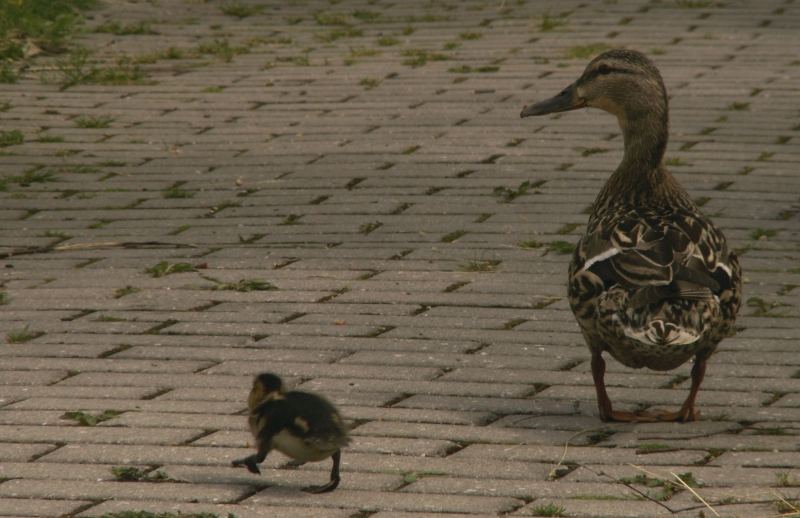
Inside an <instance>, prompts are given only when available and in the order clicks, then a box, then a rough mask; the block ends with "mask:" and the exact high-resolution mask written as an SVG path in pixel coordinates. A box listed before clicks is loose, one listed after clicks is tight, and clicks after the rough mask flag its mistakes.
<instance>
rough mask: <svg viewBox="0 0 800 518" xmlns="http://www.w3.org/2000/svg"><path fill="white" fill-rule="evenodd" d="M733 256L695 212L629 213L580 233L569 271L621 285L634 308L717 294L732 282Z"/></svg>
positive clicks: (706, 221) (707, 223) (698, 298)
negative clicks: (658, 214) (585, 232)
mask: <svg viewBox="0 0 800 518" xmlns="http://www.w3.org/2000/svg"><path fill="white" fill-rule="evenodd" d="M732 261H735V257H733V256H732V254H731V253H730V252H729V251H728V248H727V245H726V244H725V239H724V237H723V236H722V234H721V233H720V232H719V231H718V230H717V229H716V228H714V227H713V225H711V223H710V222H708V220H705V219H704V218H702V216H700V215H699V214H689V213H675V214H671V215H669V216H668V217H664V216H662V217H653V215H644V216H643V215H642V214H637V213H628V214H625V215H624V216H623V217H620V218H617V219H616V220H613V221H607V222H605V224H604V222H602V221H601V222H600V223H599V224H598V225H596V226H595V228H594V229H593V230H592V231H591V232H589V233H588V234H587V235H586V236H584V238H583V239H582V240H581V243H580V245H579V247H578V249H577V250H576V256H575V259H574V263H575V264H574V269H573V271H575V272H576V273H580V272H583V271H591V272H592V273H594V274H595V275H597V276H598V277H600V279H602V281H603V284H604V285H605V287H606V289H608V288H611V287H612V286H615V285H618V286H622V287H625V288H626V289H628V290H630V291H631V301H630V302H631V304H632V305H633V306H634V307H638V306H642V305H646V304H650V303H653V302H658V301H659V300H664V299H666V298H683V299H689V300H701V299H709V298H711V297H712V296H713V295H719V294H720V293H721V292H722V291H724V290H725V289H726V288H729V287H730V286H731V285H732V284H733V283H734V279H733V277H734V276H733V272H732V270H733V267H732V266H731V264H730V263H731V262H732Z"/></svg>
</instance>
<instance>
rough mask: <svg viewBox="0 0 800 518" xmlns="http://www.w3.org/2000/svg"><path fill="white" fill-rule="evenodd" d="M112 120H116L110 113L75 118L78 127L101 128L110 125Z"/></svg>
mask: <svg viewBox="0 0 800 518" xmlns="http://www.w3.org/2000/svg"><path fill="white" fill-rule="evenodd" d="M112 122H114V117H111V116H109V115H98V116H93V115H81V116H80V117H78V118H77V119H75V126H77V127H78V128H91V129H100V128H108V127H110V126H111V123H112Z"/></svg>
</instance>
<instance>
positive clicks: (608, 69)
mask: <svg viewBox="0 0 800 518" xmlns="http://www.w3.org/2000/svg"><path fill="white" fill-rule="evenodd" d="M597 73H598V74H600V75H607V74H610V73H611V67H609V66H608V65H606V64H605V63H603V64H601V65H600V66H599V67H597Z"/></svg>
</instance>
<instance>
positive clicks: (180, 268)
mask: <svg viewBox="0 0 800 518" xmlns="http://www.w3.org/2000/svg"><path fill="white" fill-rule="evenodd" d="M196 271H197V269H196V268H195V267H194V266H192V265H191V264H189V263H171V262H169V261H161V262H159V263H157V264H155V265H153V266H151V267H150V268H147V269H146V270H145V273H149V274H150V275H151V276H153V277H156V278H158V277H164V276H166V275H172V274H173V273H185V272H196Z"/></svg>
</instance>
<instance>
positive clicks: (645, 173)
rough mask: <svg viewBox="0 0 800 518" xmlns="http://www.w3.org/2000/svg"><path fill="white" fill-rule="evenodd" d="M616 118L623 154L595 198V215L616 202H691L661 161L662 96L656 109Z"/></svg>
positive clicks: (663, 130) (665, 133) (664, 125)
mask: <svg viewBox="0 0 800 518" xmlns="http://www.w3.org/2000/svg"><path fill="white" fill-rule="evenodd" d="M618 119H619V123H620V127H621V128H622V134H623V137H624V139H625V154H624V156H623V157H622V162H620V164H619V167H617V170H616V171H615V172H614V173H613V174H612V175H611V177H610V178H609V179H608V182H606V185H605V186H604V187H603V189H602V190H601V192H600V195H599V196H598V197H597V200H596V201H595V205H594V211H593V212H594V213H595V215H598V214H599V213H601V212H604V210H607V209H608V208H610V207H611V206H618V205H627V206H630V205H634V206H640V205H644V206H651V205H653V204H655V205H659V204H678V205H686V204H689V203H691V202H690V201H689V198H688V195H687V194H686V192H685V191H684V190H683V188H682V187H681V186H680V185H679V184H678V182H677V180H675V178H674V177H673V176H672V175H671V174H670V173H669V171H667V169H666V168H665V167H664V165H663V164H662V160H663V158H664V151H665V149H666V147H667V138H668V133H669V124H668V120H667V106H666V100H665V102H664V104H663V105H662V106H660V107H658V108H657V109H652V107H651V109H650V110H649V111H647V112H640V113H639V114H635V113H634V114H624V115H622V114H620V115H618Z"/></svg>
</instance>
